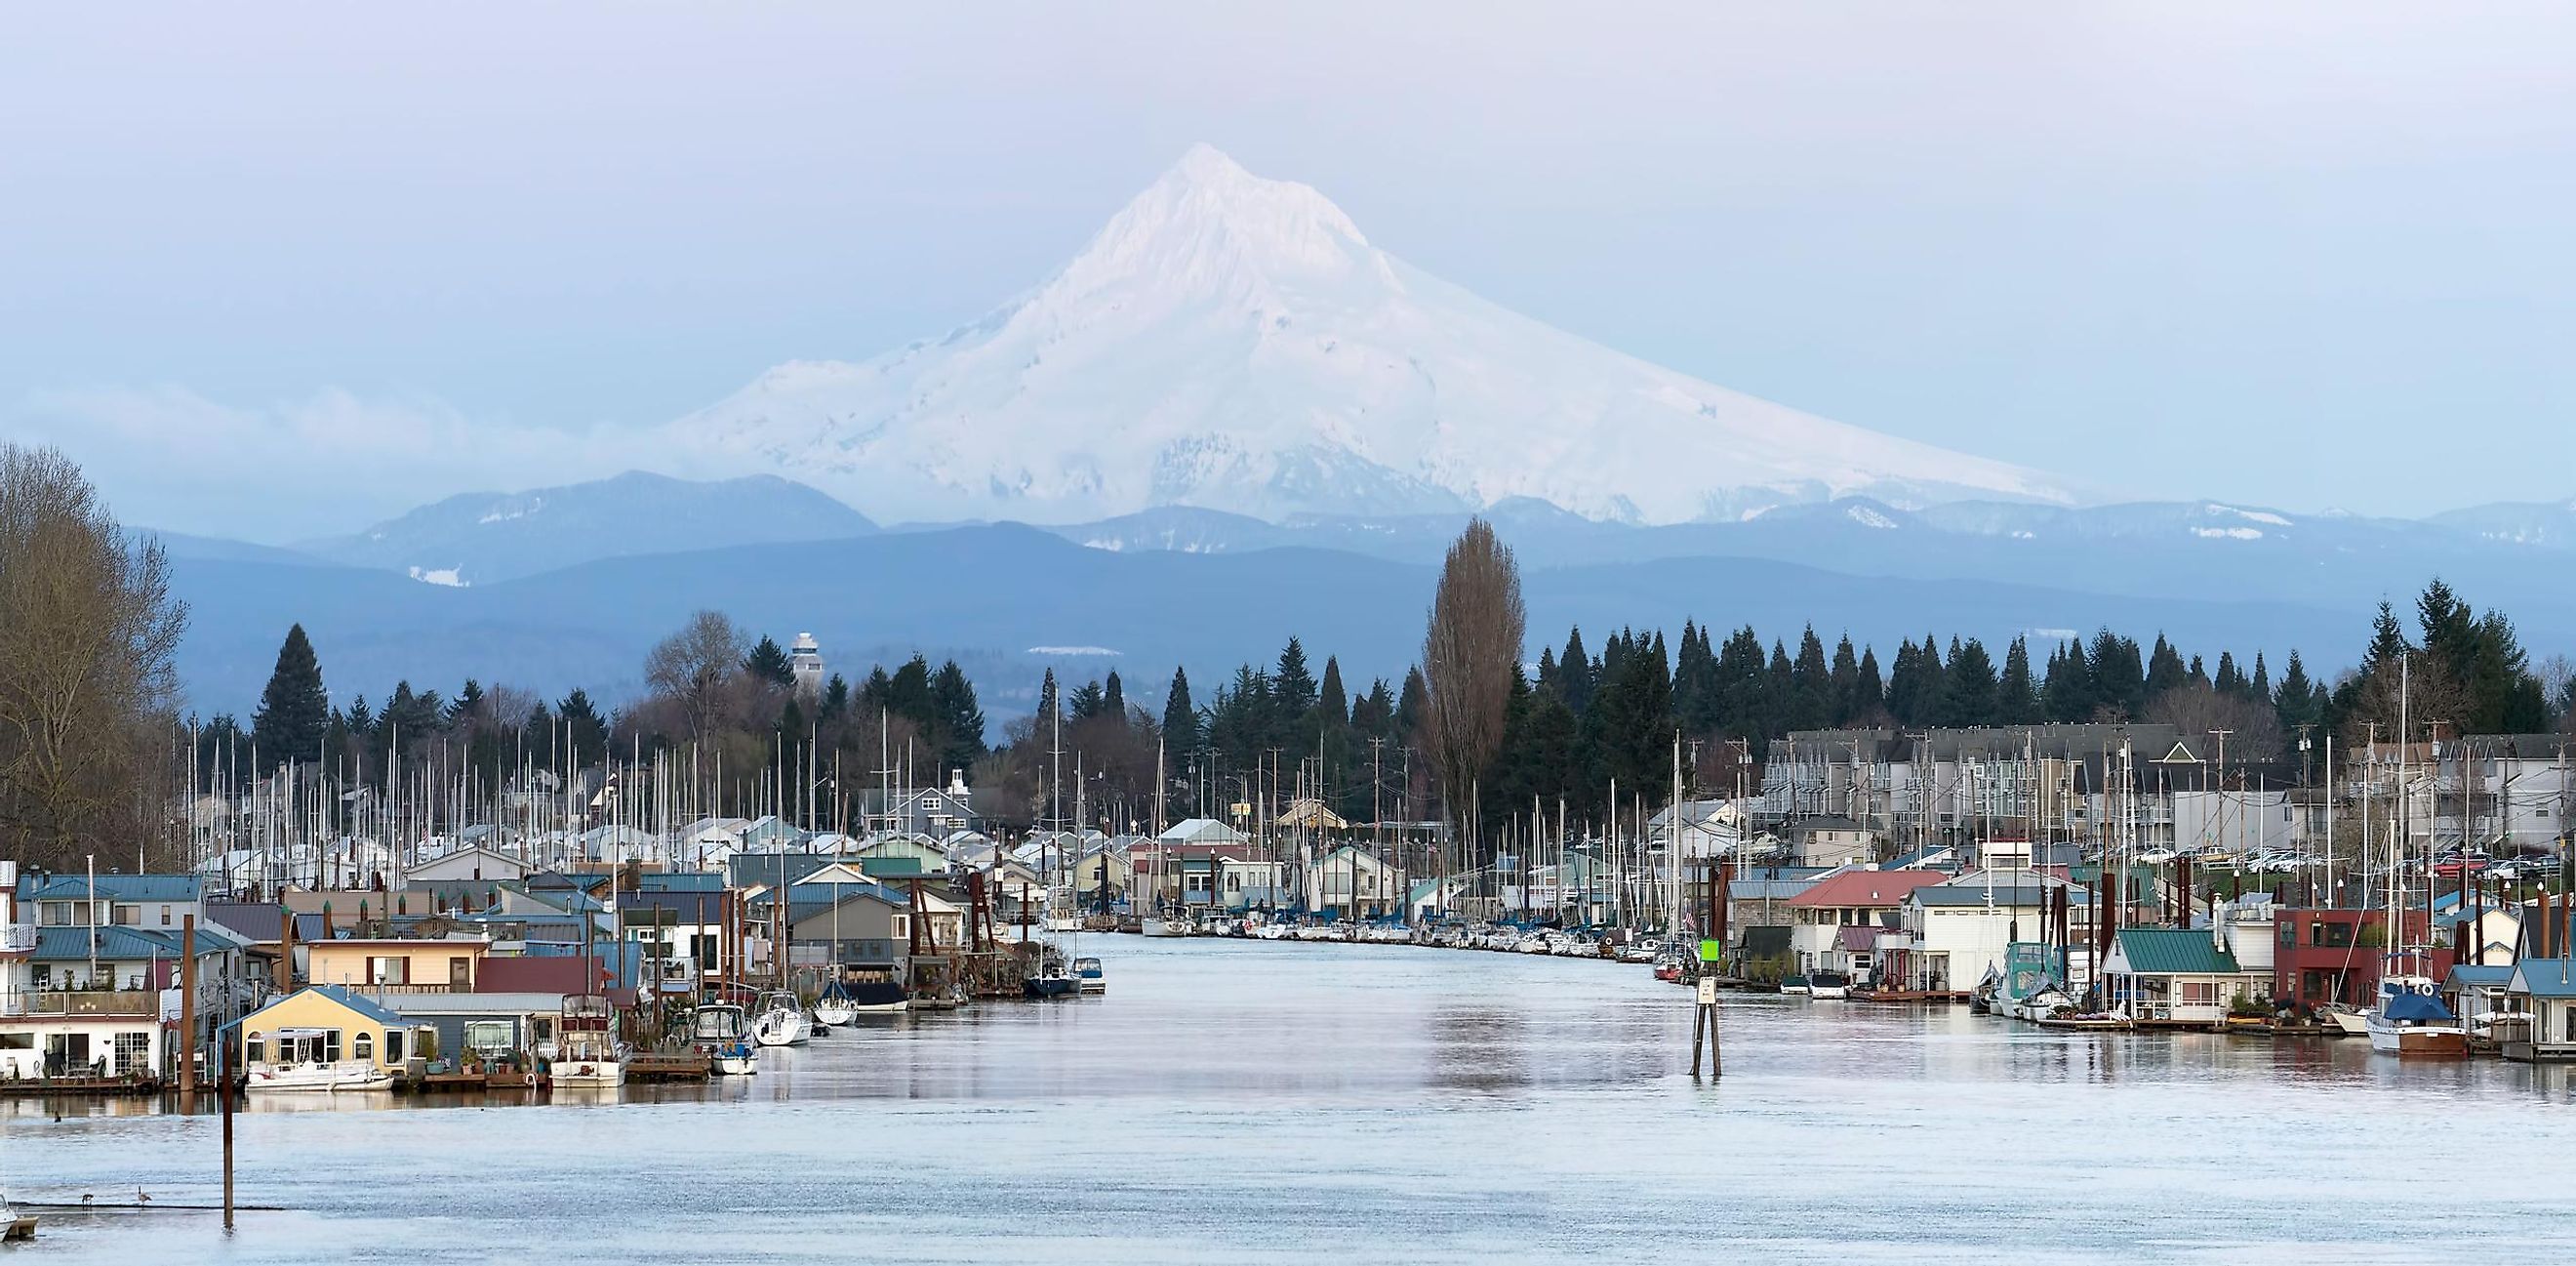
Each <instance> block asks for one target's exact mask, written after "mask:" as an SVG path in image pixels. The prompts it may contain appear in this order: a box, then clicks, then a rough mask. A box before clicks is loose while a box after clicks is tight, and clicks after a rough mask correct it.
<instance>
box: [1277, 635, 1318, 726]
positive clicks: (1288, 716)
mask: <svg viewBox="0 0 2576 1266" xmlns="http://www.w3.org/2000/svg"><path fill="white" fill-rule="evenodd" d="M1315 692H1316V687H1315V675H1314V674H1313V673H1311V672H1309V671H1307V669H1306V648H1305V647H1304V646H1303V645H1301V644H1300V643H1299V642H1298V641H1297V639H1296V638H1293V637H1292V638H1289V639H1288V645H1287V648H1286V649H1284V650H1282V651H1280V652H1279V671H1278V672H1277V673H1275V674H1273V675H1272V676H1271V678H1270V697H1271V699H1272V701H1273V702H1275V703H1276V704H1277V705H1278V708H1279V714H1280V717H1281V719H1282V720H1283V721H1285V722H1286V723H1288V724H1290V725H1294V724H1296V723H1297V721H1298V719H1299V718H1301V717H1304V716H1305V715H1306V712H1307V710H1308V709H1310V708H1312V707H1314V706H1315Z"/></svg>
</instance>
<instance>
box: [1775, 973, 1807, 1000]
mask: <svg viewBox="0 0 2576 1266" xmlns="http://www.w3.org/2000/svg"><path fill="white" fill-rule="evenodd" d="M1815 991H1816V987H1815V984H1814V983H1813V982H1812V981H1810V980H1808V979H1807V978H1806V977H1805V976H1782V977H1781V978H1780V992H1782V993H1784V994H1787V995H1789V996H1790V997H1793V998H1804V997H1808V996H1811V995H1813V994H1814V993H1815Z"/></svg>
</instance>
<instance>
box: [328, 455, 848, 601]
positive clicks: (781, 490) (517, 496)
mask: <svg viewBox="0 0 2576 1266" xmlns="http://www.w3.org/2000/svg"><path fill="white" fill-rule="evenodd" d="M875 530H876V527H875V525H874V524H872V523H870V522H869V521H868V520H867V517H866V516H864V515H862V514H860V513H859V512H858V511H856V510H853V509H851V508H849V507H848V506H845V505H842V504H841V503H840V502H838V501H834V500H833V499H831V498H830V497H828V496H825V495H824V494H822V493H820V492H817V491H815V490H814V489H812V488H808V487H805V486H803V485H801V484H797V483H794V482H792V481H790V480H785V479H778V478H774V477H766V476H755V477H749V478H743V479H730V480H723V481H717V482H697V481H692V480H686V479H672V478H668V477H666V476H662V475H654V474H647V473H645V472H643V471H628V472H627V473H625V474H623V475H619V476H617V477H615V478H613V479H600V480H593V481H591V482H589V483H580V484H567V485H565V486H563V487H559V488H533V489H530V490H528V491H525V492H469V493H460V494H458V495H456V496H453V497H449V498H447V499H445V500H443V501H437V502H433V503H431V504H429V505H425V506H422V507H420V508H419V509H417V510H413V511H410V512H409V513H406V514H403V515H401V516H400V517H397V518H392V519H387V520H386V521H384V522H382V523H379V524H376V525H375V526H373V527H370V528H367V529H365V530H363V531H360V532H358V533H355V534H354V535H350V536H343V537H335V538H332V539H328V540H320V541H310V542H306V543H305V544H303V545H301V546H298V547H297V548H298V549H300V550H301V551H302V552H303V553H305V554H307V555H311V556H313V557H316V558H320V559H325V560H328V561H330V562H335V563H344V564H348V565H350V566H355V567H371V568H378V569H388V570H392V571H398V572H402V573H404V574H406V575H408V576H410V577H411V578H412V579H414V580H418V581H422V582H424V583H428V584H434V585H452V586H462V585H471V584H489V583H491V582H494V581H500V580H509V579H512V578H514V577H519V576H533V575H535V574H537V573H539V572H545V571H553V570H555V569H557V568H561V567H569V566H573V565H575V564H578V563H584V562H589V561H592V560H594V559H601V558H622V557H632V556H635V555H640V554H665V553H671V552H675V551H683V550H703V549H719V548H723V547H726V546H733V545H754V544H768V543H776V542H783V541H818V540H828V539H837V538H841V537H850V536H860V535H864V534H866V533H869V532H873V531H875Z"/></svg>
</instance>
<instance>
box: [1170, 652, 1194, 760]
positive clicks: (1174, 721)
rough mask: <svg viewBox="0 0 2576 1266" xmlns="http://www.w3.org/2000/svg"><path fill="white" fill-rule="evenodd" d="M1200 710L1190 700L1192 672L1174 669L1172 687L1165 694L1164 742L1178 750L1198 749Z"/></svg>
mask: <svg viewBox="0 0 2576 1266" xmlns="http://www.w3.org/2000/svg"><path fill="white" fill-rule="evenodd" d="M1199 737H1200V734H1199V712H1198V707H1197V705H1195V704H1193V703H1191V702H1190V674H1189V670H1188V669H1186V668H1175V669H1173V670H1172V688H1171V689H1170V690H1168V691H1166V692H1164V694H1163V744H1164V746H1165V747H1167V748H1169V749H1171V750H1172V751H1176V752H1189V751H1196V750H1198V746H1199Z"/></svg>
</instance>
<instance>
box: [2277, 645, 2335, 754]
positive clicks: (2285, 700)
mask: <svg viewBox="0 0 2576 1266" xmlns="http://www.w3.org/2000/svg"><path fill="white" fill-rule="evenodd" d="M2272 715H2274V716H2276V717H2278V718H2280V722H2281V733H2283V734H2297V733H2298V732H2299V731H2300V730H2301V729H2303V728H2305V727H2309V726H2316V725H2322V724H2324V722H2325V715H2324V712H2323V710H2322V709H2320V708H2319V707H2318V706H2317V697H2316V686H2315V685H2314V683H2312V682H2310V681H2309V680H2308V666H2307V665H2306V664H2305V663H2303V662H2301V661H2300V659H2299V653H2298V652H2297V651H2295V650H2293V651H2291V652H2290V662H2289V665H2288V666H2287V667H2285V668H2283V669H2282V670H2281V686H2280V689H2278V690H2277V691H2275V692H2274V693H2273V695H2272Z"/></svg>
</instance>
